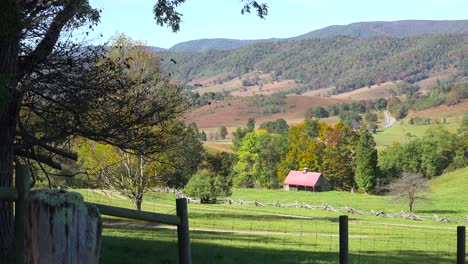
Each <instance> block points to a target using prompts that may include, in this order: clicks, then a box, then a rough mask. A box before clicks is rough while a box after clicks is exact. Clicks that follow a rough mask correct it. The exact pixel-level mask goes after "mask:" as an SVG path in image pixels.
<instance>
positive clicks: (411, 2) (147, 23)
mask: <svg viewBox="0 0 468 264" xmlns="http://www.w3.org/2000/svg"><path fill="white" fill-rule="evenodd" d="M155 2H156V0H90V3H91V6H93V7H95V8H100V9H102V14H101V23H100V24H99V26H98V27H97V28H96V29H95V31H94V32H95V33H96V35H98V34H101V33H102V34H103V38H101V39H100V41H102V42H104V41H106V40H108V39H109V38H110V37H112V36H113V35H115V34H116V33H124V34H125V35H127V36H130V37H131V38H133V39H134V40H138V41H144V42H145V43H146V44H147V45H150V46H156V47H161V48H170V47H172V46H173V45H175V44H177V43H180V42H184V41H189V40H194V39H203V38H231V39H266V38H288V37H294V36H297V35H302V34H305V33H307V32H310V31H312V30H316V29H320V28H323V27H326V26H330V25H346V24H350V23H354V22H360V21H395V20H406V19H429V20H455V19H468V0H258V2H264V3H267V4H268V6H269V13H268V16H267V17H266V18H265V19H260V18H259V17H257V16H255V15H254V14H251V15H248V14H247V15H241V13H240V10H241V8H242V2H241V0H186V2H185V3H183V4H182V5H181V6H180V7H179V8H178V9H177V11H178V12H179V13H182V14H183V17H182V24H181V28H180V31H179V32H177V33H173V32H172V31H171V29H169V28H166V27H161V26H158V25H156V22H155V20H154V14H153V11H152V9H153V6H154V3H155Z"/></svg>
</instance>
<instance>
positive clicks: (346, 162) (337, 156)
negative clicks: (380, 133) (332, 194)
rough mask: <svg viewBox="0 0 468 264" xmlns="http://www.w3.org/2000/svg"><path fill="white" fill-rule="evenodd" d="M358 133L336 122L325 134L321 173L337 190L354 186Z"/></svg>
mask: <svg viewBox="0 0 468 264" xmlns="http://www.w3.org/2000/svg"><path fill="white" fill-rule="evenodd" d="M358 139H359V138H358V135H357V133H356V132H354V131H353V130H352V129H351V128H349V127H347V126H345V125H343V124H342V123H338V124H336V125H335V126H333V128H332V130H330V131H328V132H327V133H326V134H325V138H324V143H325V145H326V148H325V150H324V154H323V156H324V157H323V165H322V166H323V174H324V175H325V177H327V179H328V181H329V182H330V183H331V184H332V186H333V188H335V189H338V190H351V189H352V188H353V187H354V169H355V163H354V159H355V153H356V145H357V141H358Z"/></svg>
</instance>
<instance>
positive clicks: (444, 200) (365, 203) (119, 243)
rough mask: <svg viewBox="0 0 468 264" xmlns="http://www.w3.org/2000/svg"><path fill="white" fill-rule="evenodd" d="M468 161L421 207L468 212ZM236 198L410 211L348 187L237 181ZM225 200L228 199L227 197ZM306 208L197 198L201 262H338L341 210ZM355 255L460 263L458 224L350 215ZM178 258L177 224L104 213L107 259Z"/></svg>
mask: <svg viewBox="0 0 468 264" xmlns="http://www.w3.org/2000/svg"><path fill="white" fill-rule="evenodd" d="M467 176H468V168H465V169H461V170H458V171H455V172H452V173H448V174H445V175H443V176H440V177H437V178H435V179H433V180H432V182H431V186H432V192H431V193H429V194H428V196H429V197H431V198H432V202H431V203H418V202H416V206H415V209H416V212H415V213H416V214H418V215H434V214H438V215H440V216H446V217H449V218H457V217H466V215H468V206H467V205H468V198H467V197H466V195H465V194H466V191H464V186H466V185H467V183H468V177H467ZM79 192H81V193H82V194H83V196H84V197H85V199H86V200H87V201H91V202H97V203H105V204H111V205H114V206H120V207H128V208H131V206H132V205H131V203H130V202H129V201H128V200H126V199H125V198H123V197H122V196H120V195H118V194H115V193H110V194H107V195H103V194H102V192H98V191H91V190H80V191H79ZM175 198H176V197H175V195H174V194H170V193H148V194H147V195H146V196H145V199H146V202H145V203H144V205H143V210H146V211H153V212H160V213H166V214H175ZM229 198H230V199H243V200H257V201H261V202H264V203H266V202H275V201H278V202H281V203H291V202H295V201H298V202H306V203H308V204H310V205H318V204H321V203H327V204H330V205H331V206H334V207H340V206H350V207H353V208H355V209H358V210H384V211H386V212H399V211H402V210H403V211H407V206H406V205H405V204H403V203H397V202H395V201H392V200H393V199H392V197H388V196H374V195H363V194H352V193H346V192H326V193H311V192H286V191H282V190H263V189H236V190H234V192H233V195H232V197H229ZM221 200H223V199H221ZM341 214H343V213H335V212H329V211H321V210H307V209H301V208H278V207H260V206H246V205H229V204H224V203H218V204H208V205H202V204H190V205H189V222H190V229H191V241H192V255H193V263H242V262H243V263H338V253H337V252H338V216H339V215H341ZM349 217H350V222H349V234H350V238H349V241H350V242H349V243H350V257H349V258H350V262H351V263H421V262H426V263H453V262H454V261H455V257H456V255H455V250H456V226H457V225H460V224H463V223H452V222H449V223H445V222H436V221H432V220H425V221H412V220H404V219H394V218H382V217H376V216H363V215H349ZM465 225H466V223H465ZM149 262H151V263H177V234H176V232H175V230H174V229H173V228H171V227H167V226H163V225H155V224H151V223H145V222H138V221H129V220H123V219H117V218H110V217H105V218H104V228H103V242H102V263H149Z"/></svg>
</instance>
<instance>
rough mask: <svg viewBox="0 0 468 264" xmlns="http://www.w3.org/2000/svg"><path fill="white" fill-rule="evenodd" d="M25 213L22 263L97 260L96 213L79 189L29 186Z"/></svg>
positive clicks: (98, 232) (91, 263)
mask: <svg viewBox="0 0 468 264" xmlns="http://www.w3.org/2000/svg"><path fill="white" fill-rule="evenodd" d="M29 215H30V217H29V219H28V224H27V231H26V232H27V239H26V247H27V248H28V252H26V253H27V254H25V260H26V263H34V264H41V263H44V264H46V263H47V264H59V263H60V264H62V263H63V264H65V263H67V264H71V263H73V264H78V263H83V264H85V263H86V264H88V263H89V264H98V263H99V255H100V248H101V229H102V227H101V224H102V223H101V217H100V213H99V211H98V209H97V208H96V207H95V206H92V205H86V204H85V203H84V202H83V197H82V196H81V195H80V194H79V193H73V192H66V191H63V190H33V191H31V195H30V206H29Z"/></svg>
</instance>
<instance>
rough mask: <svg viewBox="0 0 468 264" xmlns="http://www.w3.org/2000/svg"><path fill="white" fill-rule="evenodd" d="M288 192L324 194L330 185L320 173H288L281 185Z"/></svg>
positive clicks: (305, 171)
mask: <svg viewBox="0 0 468 264" xmlns="http://www.w3.org/2000/svg"><path fill="white" fill-rule="evenodd" d="M283 186H284V189H285V190H288V191H311V192H326V191H329V190H330V183H329V182H328V181H327V179H325V177H324V176H323V174H322V173H320V172H309V171H308V169H307V168H304V170H303V171H290V172H289V174H288V176H287V177H286V180H284V183H283Z"/></svg>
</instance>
